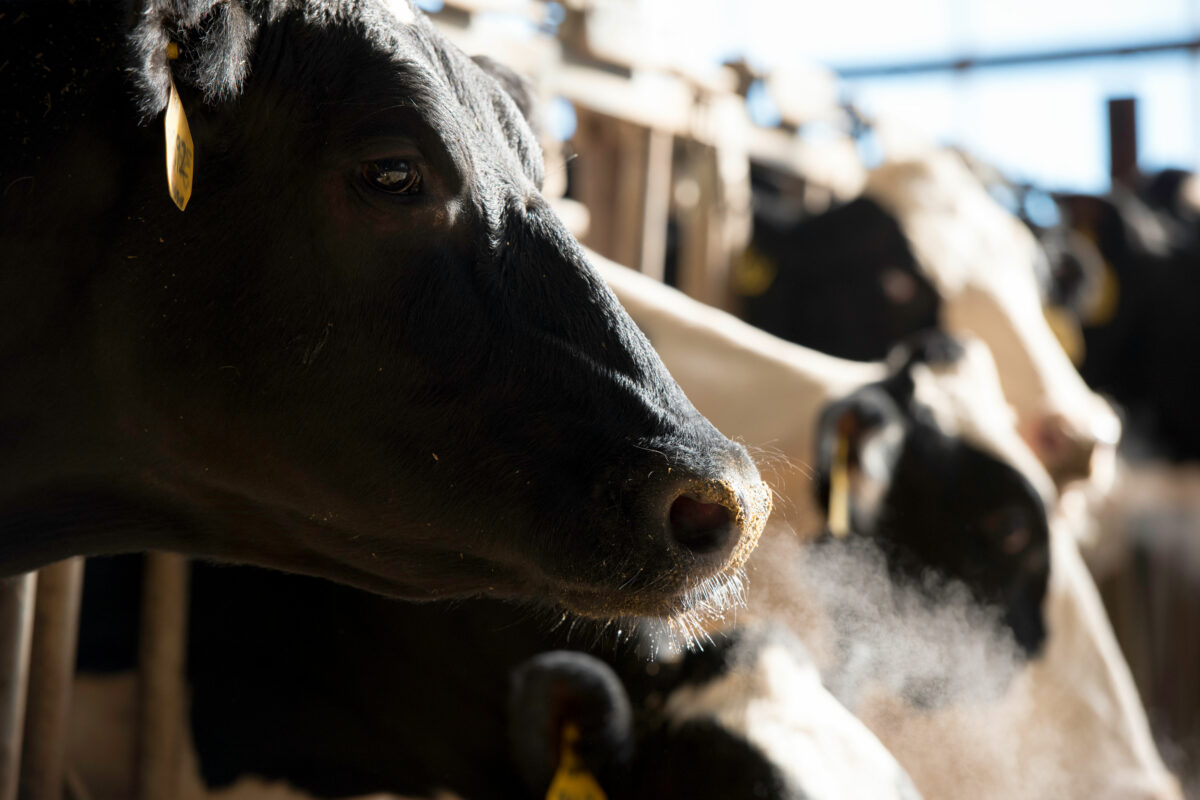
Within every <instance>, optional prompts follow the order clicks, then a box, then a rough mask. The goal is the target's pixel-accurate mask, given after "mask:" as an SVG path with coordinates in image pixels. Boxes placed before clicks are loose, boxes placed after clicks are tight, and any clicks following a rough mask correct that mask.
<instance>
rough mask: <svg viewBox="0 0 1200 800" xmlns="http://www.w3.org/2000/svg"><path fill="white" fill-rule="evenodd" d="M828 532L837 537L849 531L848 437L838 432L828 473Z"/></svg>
mask: <svg viewBox="0 0 1200 800" xmlns="http://www.w3.org/2000/svg"><path fill="white" fill-rule="evenodd" d="M829 532H830V533H832V534H833V535H834V536H836V537H837V538H839V539H842V538H845V536H846V534H848V533H849V532H850V437H848V436H846V435H844V434H839V435H838V438H837V442H835V443H834V446H833V468H832V470H831V471H830V473H829Z"/></svg>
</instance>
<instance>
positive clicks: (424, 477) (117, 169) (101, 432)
mask: <svg viewBox="0 0 1200 800" xmlns="http://www.w3.org/2000/svg"><path fill="white" fill-rule="evenodd" d="M0 50H3V52H4V65H5V66H4V69H3V70H0V93H2V95H0V137H3V139H2V141H0V192H2V195H0V319H2V321H0V358H2V360H3V363H4V365H5V381H4V385H3V388H0V486H2V487H3V488H2V489H0V571H3V572H4V573H8V574H12V573H17V572H21V571H24V570H28V569H31V568H34V567H37V566H39V565H41V564H44V563H46V562H48V561H52V560H55V559H58V558H62V557H65V556H68V555H72V554H80V553H83V554H96V553H110V552H119V551H130V550H139V549H146V548H154V549H172V550H179V551H184V552H187V553H191V554H197V555H202V556H207V557H214V558H218V559H225V560H233V561H241V562H250V563H255V564H263V565H269V566H273V567H277V568H282V569H286V570H292V571H297V572H303V573H309V574H316V575H321V576H326V577H331V578H334V579H337V580H339V581H344V582H348V583H352V584H355V585H357V586H360V587H365V588H369V589H372V590H375V591H380V592H383V593H386V594H390V595H394V596H398V597H404V598H410V599H429V598H435V597H447V596H465V595H477V594H481V593H486V594H491V595H497V596H506V597H539V598H543V599H549V600H551V601H553V602H555V603H557V604H560V605H562V606H565V607H567V608H569V609H571V610H573V611H576V612H579V613H582V614H590V615H595V616H604V617H611V616H617V615H642V614H645V615H668V614H671V613H674V612H677V611H686V610H687V609H688V608H690V607H692V606H695V605H697V604H699V603H700V602H701V599H702V598H700V597H699V595H700V594H703V592H700V591H699V590H698V589H697V587H698V586H700V585H701V584H705V585H708V586H713V585H716V584H720V583H721V581H723V580H724V579H725V577H726V576H728V575H729V574H730V573H732V572H735V571H736V570H737V568H738V567H739V565H740V564H741V563H742V562H744V561H745V559H746V557H747V556H748V554H749V552H750V551H751V550H752V549H753V546H754V543H755V541H756V539H757V536H758V533H759V532H760V531H761V528H762V525H763V522H764V520H765V517H766V515H767V513H768V511H769V508H770V501H769V496H768V493H767V492H766V490H765V488H764V487H763V485H762V484H761V482H760V481H759V478H758V475H757V473H756V471H755V468H754V466H753V464H752V463H751V461H750V459H749V458H748V456H747V454H746V452H745V450H744V449H743V448H741V447H740V446H738V445H735V444H733V443H731V442H729V441H728V440H726V439H725V438H724V437H722V436H721V435H720V434H719V433H718V432H717V431H716V429H714V428H713V427H712V426H711V425H710V424H709V423H708V422H707V421H705V420H704V419H703V418H702V417H701V416H700V415H699V414H698V413H697V412H696V410H695V409H694V408H693V407H692V405H691V404H690V403H689V402H688V401H687V399H686V398H685V397H684V396H683V394H682V392H681V391H680V390H679V388H678V387H677V386H676V384H675V383H674V381H673V380H672V379H671V378H670V376H669V375H668V374H667V372H666V370H665V369H664V367H663V366H662V363H661V362H660V361H659V359H658V358H657V356H656V355H655V354H654V352H653V350H651V349H650V347H649V346H648V345H647V343H646V341H645V339H644V338H643V337H642V336H641V334H640V333H639V332H638V331H637V329H636V328H635V326H634V325H633V324H632V323H631V322H630V320H629V318H628V317H627V316H626V315H625V313H624V312H623V311H622V309H621V308H620V306H619V305H618V304H617V302H616V301H615V299H614V298H613V296H612V294H611V293H610V292H609V291H608V290H607V289H606V288H605V287H604V285H603V283H602V281H601V280H600V279H599V277H598V276H597V275H596V273H595V271H594V270H593V269H592V267H591V266H590V265H589V264H588V261H587V258H586V257H585V256H584V255H583V253H582V252H581V251H580V249H579V247H578V245H577V244H576V242H575V241H574V240H573V239H572V238H571V237H570V236H569V235H568V234H567V232H566V230H565V229H564V228H563V226H562V225H561V223H560V222H559V221H558V219H557V218H556V217H555V216H554V214H553V213H552V212H551V211H550V210H549V208H548V207H547V205H546V203H545V202H544V201H543V198H542V197H541V195H540V194H539V191H538V187H539V184H540V182H541V180H542V161H541V155H540V151H539V149H538V146H537V143H536V140H535V139H534V137H533V136H532V134H531V133H530V130H529V127H528V125H527V124H526V121H525V120H524V118H523V117H522V115H521V113H520V111H519V110H518V107H517V105H516V104H515V103H514V101H513V100H512V98H511V97H510V96H509V95H508V94H507V93H506V91H505V90H504V88H503V86H502V84H501V83H500V82H497V81H496V80H494V79H493V78H492V77H491V76H490V75H489V74H488V73H487V72H486V71H485V70H484V69H483V68H481V67H480V65H478V64H476V63H475V62H473V61H471V60H470V59H469V58H467V57H466V56H464V55H463V54H462V53H461V52H459V51H457V50H456V49H455V48H454V47H452V46H451V45H449V44H448V43H447V42H446V41H445V40H444V39H443V38H442V36H441V35H440V34H439V33H438V32H437V31H436V30H435V29H434V28H433V27H432V26H431V25H430V24H429V22H428V21H427V20H426V19H425V18H424V17H423V16H422V15H421V14H420V13H419V12H418V11H416V10H415V8H414V7H413V6H412V5H411V4H410V3H408V2H407V1H406V0H395V2H386V0H376V1H373V2H350V1H349V0H346V2H341V1H340V0H312V1H311V2H301V0H296V1H295V2H277V3H256V2H243V1H242V0H233V1H232V2H225V1H220V2H219V1H217V0H136V1H134V2H101V1H100V0H96V1H95V2H74V1H73V0H72V1H71V2H41V1H40V0H39V1H37V2H6V3H5V4H4V6H3V14H2V16H0ZM484 66H488V64H486V62H485V64H484ZM176 97H177V98H178V100H179V102H180V104H181V106H182V108H183V112H184V114H185V115H186V117H187V119H188V120H189V123H190V131H191V137H192V139H191V143H190V146H189V144H188V143H187V142H186V141H185V139H184V137H182V136H176V138H174V139H172V143H173V146H172V147H171V148H168V149H169V152H171V153H176V152H184V151H188V152H184V155H186V156H188V157H189V158H191V159H192V161H190V162H189V163H190V166H192V168H193V173H192V174H193V177H194V186H193V192H192V194H191V198H190V201H189V202H188V203H187V205H186V211H183V212H182V213H181V212H180V210H179V209H177V208H176V207H175V205H174V204H173V203H172V198H171V196H169V194H168V190H167V181H166V178H165V176H164V151H163V144H162V142H163V128H162V127H161V124H162V123H161V119H162V115H163V112H164V108H166V107H167V106H168V100H169V99H171V100H172V102H174V99H175V98H176ZM181 142H182V143H183V144H180V143H181ZM180 147H183V150H180Z"/></svg>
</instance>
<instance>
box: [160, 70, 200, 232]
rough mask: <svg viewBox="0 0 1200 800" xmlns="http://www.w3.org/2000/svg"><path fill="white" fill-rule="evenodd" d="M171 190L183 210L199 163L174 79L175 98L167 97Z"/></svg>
mask: <svg viewBox="0 0 1200 800" xmlns="http://www.w3.org/2000/svg"><path fill="white" fill-rule="evenodd" d="M166 134H167V137H166V138H167V189H168V190H169V191H170V192H171V199H172V200H174V201H175V205H177V206H179V210H180V211H183V210H184V209H185V208H187V204H188V200H189V199H190V198H191V196H192V178H193V176H194V174H195V173H194V170H195V166H196V150H195V148H194V147H193V146H192V130H191V128H189V127H188V121H187V115H186V114H184V113H183V103H182V102H181V101H180V99H179V91H178V90H177V89H176V88H175V81H174V80H171V97H170V99H169V100H167V118H166Z"/></svg>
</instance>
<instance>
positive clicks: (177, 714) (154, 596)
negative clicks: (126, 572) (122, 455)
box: [137, 553, 188, 800]
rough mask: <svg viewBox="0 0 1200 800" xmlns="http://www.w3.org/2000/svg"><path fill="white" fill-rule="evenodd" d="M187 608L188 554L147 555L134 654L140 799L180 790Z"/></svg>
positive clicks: (166, 797) (159, 799) (157, 799)
mask: <svg viewBox="0 0 1200 800" xmlns="http://www.w3.org/2000/svg"><path fill="white" fill-rule="evenodd" d="M187 608H188V561H187V559H186V558H184V557H183V556H179V555H175V554H171V553H149V554H147V556H146V571H145V577H144V578H143V588H142V621H141V643H140V648H139V658H138V661H139V673H140V674H139V685H138V764H137V777H138V781H137V786H138V797H139V798H140V800H175V797H176V796H177V795H178V794H179V786H180V780H181V769H182V756H183V747H184V728H183V719H184V713H185V711H186V703H185V702H184V697H185V683H184V681H185V676H184V668H185V664H184V657H185V653H186V645H187Z"/></svg>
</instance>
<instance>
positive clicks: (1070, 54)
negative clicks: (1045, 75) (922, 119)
mask: <svg viewBox="0 0 1200 800" xmlns="http://www.w3.org/2000/svg"><path fill="white" fill-rule="evenodd" d="M1176 50H1179V51H1187V50H1191V51H1193V52H1195V51H1200V38H1195V39H1182V40H1176V41H1166V42H1148V43H1146V44H1138V45H1128V46H1125V47H1117V46H1109V47H1083V48H1079V49H1076V50H1044V51H1040V52H1030V53H1005V54H1002V55H994V56H960V57H958V58H948V59H931V60H929V61H911V62H909V63H907V64H843V65H842V66H837V65H830V68H831V69H832V70H833V71H834V72H836V73H837V74H838V75H840V76H841V77H843V78H880V77H889V76H894V75H914V74H918V73H922V72H958V71H964V70H972V69H994V68H997V67H1019V66H1026V65H1030V64H1047V63H1052V62H1056V61H1081V60H1086V59H1089V58H1111V57H1114V56H1134V55H1147V54H1151V53H1166V52H1171V51H1176Z"/></svg>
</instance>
